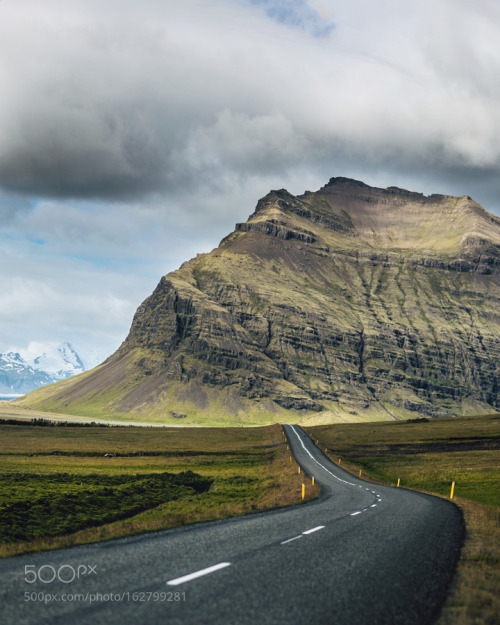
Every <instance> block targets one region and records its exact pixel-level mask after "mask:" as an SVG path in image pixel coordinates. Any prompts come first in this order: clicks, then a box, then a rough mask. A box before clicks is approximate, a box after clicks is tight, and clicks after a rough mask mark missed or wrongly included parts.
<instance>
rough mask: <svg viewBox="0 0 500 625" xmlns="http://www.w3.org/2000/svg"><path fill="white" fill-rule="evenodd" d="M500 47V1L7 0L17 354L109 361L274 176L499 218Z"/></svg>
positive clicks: (1, 230) (1, 266) (7, 258)
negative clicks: (388, 192) (40, 349)
mask: <svg viewBox="0 0 500 625" xmlns="http://www.w3.org/2000/svg"><path fill="white" fill-rule="evenodd" d="M498 41H500V3H498V2H497V1H496V0H406V1H405V2H401V0H377V2H373V0H182V2H179V0H106V2H102V0H85V2H83V1H82V0H44V2H40V0H22V1H19V0H0V94H1V97H0V285H1V288H0V329H1V331H0V353H4V352H7V351H18V352H20V353H24V352H26V353H28V352H30V349H31V351H32V349H33V345H38V344H40V343H42V344H56V343H61V342H64V341H69V342H70V343H71V344H72V345H73V346H74V347H75V349H76V350H77V351H78V353H79V354H80V356H81V357H82V359H83V360H84V363H85V364H86V365H87V367H89V366H92V365H95V364H97V363H98V362H100V361H102V360H103V359H104V358H106V357H107V356H109V355H110V354H111V353H113V351H114V350H115V349H116V348H117V347H118V346H119V345H120V344H121V342H122V341H123V340H124V339H125V337H126V335H127V333H128V330H129V327H130V324H131V321H132V317H133V314H134V312H135V310H136V308H137V307H138V306H139V304H140V303H141V302H142V301H143V300H144V299H145V298H146V297H147V296H148V295H149V294H150V293H151V292H152V291H153V289H154V288H155V286H156V284H157V283H158V281H159V279H160V278H161V276H162V275H165V274H166V273H168V272H169V271H172V270H174V269H176V268H178V267H179V266H180V265H181V264H182V262H184V261H186V260H189V259H190V258H192V257H193V256H195V255H196V254H197V253H199V252H208V251H210V250H211V249H213V248H214V247H217V245H218V243H219V241H220V240H221V239H222V238H223V237H224V236H225V235H227V234H228V233H229V232H231V231H233V229H234V226H235V223H236V222H240V221H244V220H246V219H247V217H248V216H249V215H250V214H251V213H252V212H253V210H254V207H255V205H256V203H257V201H258V199H259V198H260V197H262V196H264V195H265V194H266V193H268V192H269V190H271V189H281V188H286V189H288V190H289V191H290V192H292V193H295V194H298V193H303V192H304V191H305V190H310V191H314V190H317V189H319V188H320V187H321V186H323V185H324V184H326V182H327V181H328V180H329V179H330V178H331V177H332V176H346V177H349V178H355V179H358V180H362V181H364V182H366V183H367V184H370V185H372V186H377V187H383V188H385V187H388V186H398V187H402V188H406V189H409V190H412V191H420V192H423V193H425V194H431V193H443V194H451V195H457V196H460V195H470V196H472V197H473V198H474V199H475V200H476V201H478V202H479V203H480V204H481V205H482V206H484V208H486V209H487V210H489V211H490V212H493V213H495V214H497V215H500V136H499V135H500V106H499V103H500V80H499V76H500V46H499V45H498ZM30 346H31V347H30Z"/></svg>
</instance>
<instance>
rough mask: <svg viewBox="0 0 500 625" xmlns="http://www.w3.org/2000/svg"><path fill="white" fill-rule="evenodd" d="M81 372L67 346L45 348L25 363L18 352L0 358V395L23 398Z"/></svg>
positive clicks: (73, 351) (82, 369)
mask: <svg viewBox="0 0 500 625" xmlns="http://www.w3.org/2000/svg"><path fill="white" fill-rule="evenodd" d="M84 370H85V368H84V366H83V363H82V361H81V359H80V357H79V356H78V354H77V353H76V351H75V350H74V349H73V347H72V346H71V345H70V343H63V344H62V345H60V346H58V347H46V348H45V349H44V351H43V352H42V353H41V354H39V355H38V356H36V357H34V358H29V359H24V358H23V357H22V356H21V355H20V354H18V353H17V352H9V353H8V354H0V394H1V395H24V394H25V393H29V392H30V391H34V390H35V389H37V388H40V387H42V386H47V385H48V384H53V383H54V382H59V381H60V380H65V379H67V378H70V377H71V376H73V375H76V374H77V373H82V372H83V371H84Z"/></svg>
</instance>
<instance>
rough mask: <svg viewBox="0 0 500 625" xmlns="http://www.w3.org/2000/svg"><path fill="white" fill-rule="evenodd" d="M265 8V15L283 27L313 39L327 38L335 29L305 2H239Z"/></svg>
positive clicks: (244, 0)
mask: <svg viewBox="0 0 500 625" xmlns="http://www.w3.org/2000/svg"><path fill="white" fill-rule="evenodd" d="M241 1H243V2H245V3H250V4H253V5H261V6H262V7H263V8H265V12H266V15H267V16H268V17H269V18H271V19H273V20H275V21H277V22H279V23H280V24H284V25H285V26H290V27H292V28H299V29H301V30H304V31H306V32H308V33H310V34H311V35H313V36H314V37H328V36H329V35H330V33H331V32H332V30H333V29H334V28H335V24H334V23H333V22H329V21H326V20H324V19H323V18H322V17H321V15H320V14H319V13H318V11H316V9H313V8H312V7H310V6H309V4H308V3H307V2H306V1H305V0H241Z"/></svg>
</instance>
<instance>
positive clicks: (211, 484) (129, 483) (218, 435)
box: [0, 424, 319, 557]
mask: <svg viewBox="0 0 500 625" xmlns="http://www.w3.org/2000/svg"><path fill="white" fill-rule="evenodd" d="M0 441H1V443H0V518H1V519H2V522H0V556H4V557H5V556H10V555H15V554H19V553H24V552H29V551H38V550H43V549H51V548H57V547H64V546H70V545H74V544H80V543H85V542H94V541H98V540H104V539H108V538H115V537H120V536H127V535H131V534H138V533H141V532H146V531H152V530H159V529H166V528H171V527H176V526H179V525H184V524H187V523H194V522H199V521H207V520H211V519H219V518H225V517H229V516H235V515H239V514H245V513H248V512H251V511H253V510H262V509H266V508H272V507H277V506H284V505H289V504H294V503H299V502H300V501H301V488H302V481H303V479H302V478H303V476H302V475H298V474H297V469H296V465H295V463H290V459H289V452H287V450H286V445H285V443H284V440H283V434H282V429H281V427H280V426H279V425H274V426H268V427H260V428H193V429H191V428H168V427H163V428H140V427H127V428H121V427H120V428H113V427H107V428H103V427H92V426H86V427H77V426H71V425H67V426H64V427H62V426H60V425H59V426H45V427H39V426H26V425H16V424H11V425H7V424H0ZM318 492H319V489H318V487H317V486H314V487H313V486H311V485H310V483H308V484H307V489H306V499H310V498H312V497H315V496H316V495H317V494H318Z"/></svg>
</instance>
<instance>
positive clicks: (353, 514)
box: [351, 510, 361, 516]
mask: <svg viewBox="0 0 500 625" xmlns="http://www.w3.org/2000/svg"><path fill="white" fill-rule="evenodd" d="M357 514H361V510H359V512H353V513H352V514H351V516H356V515H357Z"/></svg>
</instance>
